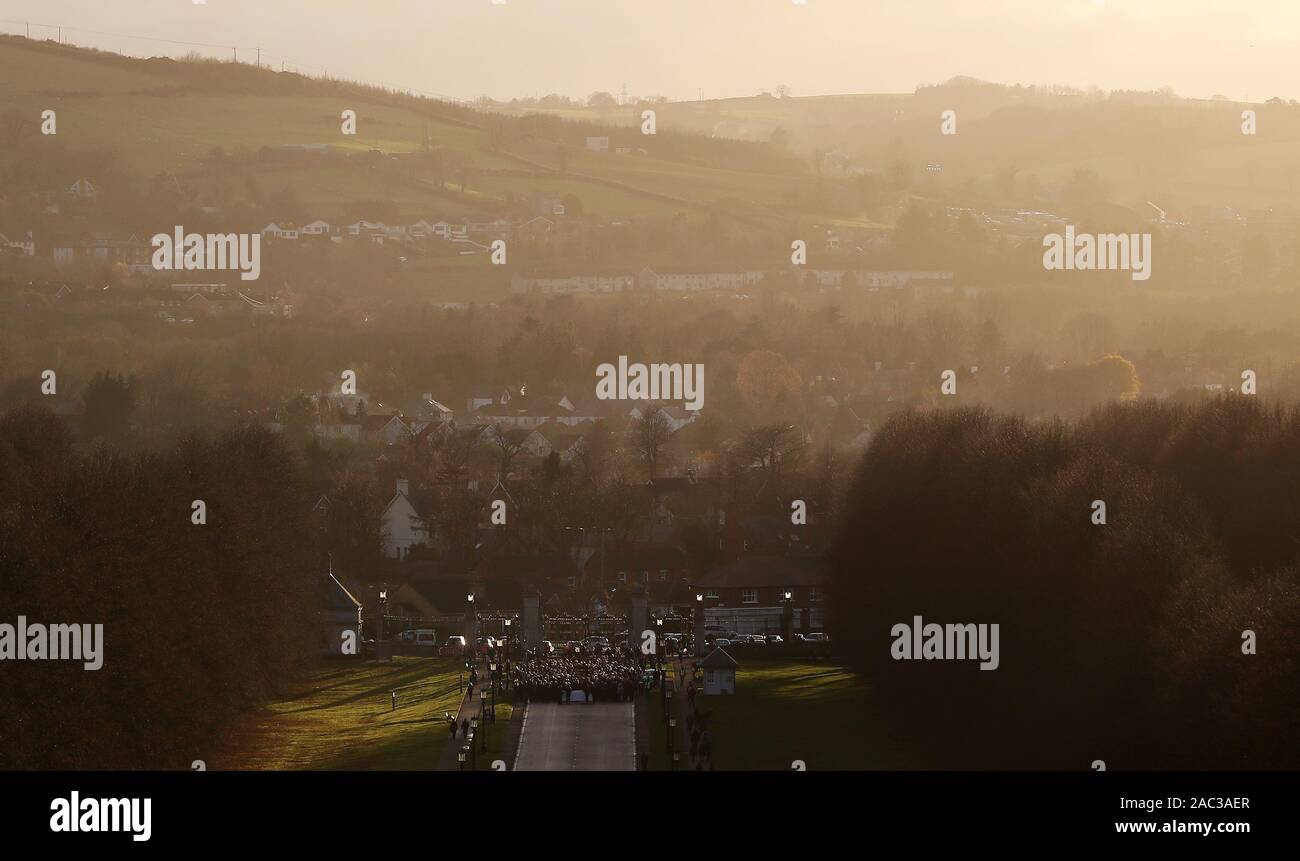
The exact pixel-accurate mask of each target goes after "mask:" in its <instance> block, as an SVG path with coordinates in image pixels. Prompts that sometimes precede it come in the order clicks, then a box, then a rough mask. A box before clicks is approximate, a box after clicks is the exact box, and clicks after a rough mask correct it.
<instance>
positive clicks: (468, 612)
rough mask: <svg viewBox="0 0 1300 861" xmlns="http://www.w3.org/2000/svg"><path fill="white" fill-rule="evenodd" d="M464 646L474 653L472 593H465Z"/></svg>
mask: <svg viewBox="0 0 1300 861" xmlns="http://www.w3.org/2000/svg"><path fill="white" fill-rule="evenodd" d="M465 648H466V649H469V650H470V654H474V593H473V592H469V593H467V594H466V595H465Z"/></svg>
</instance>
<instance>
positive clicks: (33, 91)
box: [0, 38, 801, 218]
mask: <svg viewBox="0 0 1300 861" xmlns="http://www.w3.org/2000/svg"><path fill="white" fill-rule="evenodd" d="M205 69H206V73H207V76H208V77H207V79H206V80H205V82H204V83H203V85H202V86H194V85H193V79H192V76H188V75H187V74H185V73H186V69H185V68H184V64H179V63H170V62H168V63H156V62H155V63H151V62H147V61H129V60H122V59H120V58H114V57H112V56H111V55H96V54H93V53H90V52H82V51H77V50H75V49H72V48H68V47H55V46H51V45H47V44H37V43H32V42H27V41H25V40H22V39H12V38H8V39H3V40H0V104H3V105H4V106H6V107H9V106H13V107H14V108H16V109H17V110H18V111H20V112H22V113H24V114H26V115H28V116H30V117H39V116H40V112H41V111H43V110H45V109H47V108H48V109H53V110H55V111H56V112H57V115H58V141H59V142H60V143H61V144H64V145H66V146H67V147H68V148H69V150H72V151H76V150H83V149H89V148H95V149H101V150H112V151H113V152H114V153H116V156H117V158H118V159H119V160H120V162H121V163H122V164H123V165H124V166H125V167H127V168H129V169H131V170H133V171H135V172H137V173H139V174H140V175H141V176H144V177H151V176H154V175H156V174H158V173H159V172H160V171H169V172H171V173H172V174H174V175H176V176H177V177H179V178H180V180H181V182H183V183H184V185H185V186H186V187H187V189H189V190H191V191H193V192H195V193H197V194H198V195H199V200H200V202H202V203H208V202H211V201H213V200H217V199H223V197H222V196H220V195H218V194H217V193H216V192H217V190H218V189H222V188H225V189H226V190H227V192H228V193H230V192H232V193H233V195H234V196H235V197H238V196H239V195H240V194H242V192H243V183H244V180H245V176H246V175H248V174H252V175H253V176H254V177H255V179H256V181H257V183H258V184H259V185H260V186H261V188H262V189H263V190H264V191H265V192H267V193H270V192H274V191H276V190H278V189H279V188H282V187H285V188H292V189H294V190H295V191H296V192H297V193H298V195H299V197H300V198H301V199H302V200H303V202H304V203H305V204H306V205H307V206H308V207H309V208H310V209H311V210H312V213H311V214H312V216H313V217H317V216H319V217H327V218H333V217H337V214H338V212H339V211H340V210H341V209H342V206H343V204H344V203H346V202H348V201H352V200H356V199H363V198H364V199H374V198H388V199H392V200H393V201H395V202H396V203H397V204H398V205H399V207H401V208H402V210H403V212H404V213H409V214H412V215H414V214H431V215H444V216H457V215H461V214H466V213H467V212H475V211H477V212H479V213H481V212H483V211H491V210H492V208H493V207H496V206H499V205H501V204H502V203H503V202H504V201H505V200H506V199H507V198H508V197H510V196H512V195H513V196H516V197H527V196H529V195H531V194H534V193H547V194H557V195H561V196H562V195H564V194H575V195H577V196H578V197H579V198H580V199H581V200H582V201H583V203H584V204H585V206H586V210H587V211H588V212H590V213H595V214H599V215H601V216H604V217H607V218H626V217H629V216H635V215H672V214H673V213H674V212H676V211H677V210H678V209H679V208H680V207H679V206H678V205H676V204H674V203H673V202H670V201H664V200H660V199H656V198H655V197H653V196H651V194H649V193H657V194H668V195H671V196H674V197H678V198H680V199H682V200H685V201H690V202H692V203H712V202H714V201H718V200H723V199H731V200H739V201H746V202H752V203H760V204H766V205H774V204H778V203H780V202H781V201H782V200H784V199H785V198H786V197H787V195H789V194H790V193H792V192H794V191H797V190H798V189H799V188H800V187H801V185H800V179H799V178H797V177H785V176H767V175H764V174H759V173H746V172H742V171H732V170H724V169H716V168H707V167H701V166H698V165H694V164H690V163H687V162H685V161H679V160H674V159H672V158H668V159H664V158H657V157H655V156H654V155H653V150H654V149H655V142H654V141H653V140H647V141H645V142H644V143H645V146H646V148H648V149H650V150H651V151H652V154H651V155H650V156H618V155H616V154H613V153H602V154H594V153H589V152H587V151H586V150H584V149H583V148H582V147H581V146H574V144H573V141H568V142H566V143H563V144H562V143H561V141H560V140H557V139H548V138H546V137H531V136H526V137H523V138H515V139H512V140H511V141H509V142H508V147H507V149H518V150H519V151H520V152H519V154H520V155H523V156H525V157H527V158H528V159H531V160H533V161H535V162H537V163H539V164H542V165H547V166H549V167H551V168H554V167H556V166H558V153H559V151H560V150H561V148H563V149H564V150H565V151H566V152H567V157H568V159H569V164H570V168H569V170H570V172H571V173H572V174H583V173H586V174H589V175H591V176H595V177H599V178H601V179H608V180H613V181H617V182H620V183H625V184H626V186H627V187H626V188H615V187H612V186H608V185H605V184H602V183H592V182H588V181H584V180H583V179H582V178H581V177H580V176H577V175H574V176H557V175H555V174H553V173H550V172H548V171H547V170H545V168H541V169H538V170H537V171H536V172H535V173H534V174H533V175H529V172H530V171H529V168H527V167H525V166H523V165H522V164H521V163H520V162H518V161H516V160H515V159H513V158H509V157H507V156H506V155H504V154H501V153H497V152H493V151H490V150H489V149H488V148H487V146H486V144H487V134H486V132H485V131H484V130H483V129H480V128H475V127H472V125H465V124H462V123H459V122H455V121H448V120H445V119H439V118H438V116H436V115H431V114H430V113H429V112H428V111H426V110H422V109H421V108H420V107H419V106H417V105H415V104H414V103H412V106H411V107H410V108H408V107H405V106H404V105H403V104H398V103H391V102H382V101H377V100H369V99H368V98H367V94H366V93H355V94H343V93H339V92H338V91H337V90H335V89H333V88H332V87H330V86H328V85H327V84H325V83H319V84H316V85H314V84H312V83H311V82H304V84H303V89H300V90H297V91H293V92H281V91H278V90H276V89H275V88H274V87H273V86H270V84H271V83H273V82H274V81H276V80H277V78H276V77H275V76H274V75H272V74H271V73H269V72H262V73H260V74H262V75H263V76H264V77H263V79H262V80H263V82H264V83H266V84H267V85H268V86H267V88H266V91H262V90H259V89H258V87H257V86H256V84H255V83H252V82H251V81H252V80H253V79H251V78H250V77H249V74H250V73H251V74H253V75H257V74H259V73H258V72H256V71H255V70H251V69H249V68H247V67H243V66H234V65H233V64H215V65H213V66H209V67H205ZM222 82H225V83H224V84H223V83H222ZM224 86H228V87H229V88H230V89H231V91H229V92H227V91H223V87H224ZM345 109H352V110H355V111H356V112H357V133H356V135H355V136H345V135H343V134H342V133H341V131H340V122H341V119H340V114H341V113H342V111H343V110H345ZM470 116H476V117H477V119H478V120H479V121H480V124H481V125H491V123H492V121H493V117H492V116H491V115H488V114H481V115H470ZM610 119H611V121H613V120H614V119H615V118H614V117H611V118H610ZM618 119H621V116H620V117H619V118H618ZM426 134H427V136H428V139H429V141H430V143H431V145H432V146H433V147H435V148H438V149H441V150H444V151H445V152H446V153H447V154H448V156H449V159H450V160H451V161H452V162H454V163H456V164H457V165H465V166H467V167H468V168H469V173H470V181H469V193H468V194H464V195H461V196H460V198H459V199H449V198H447V197H439V196H437V195H431V194H429V193H428V192H427V190H425V189H422V188H420V187H418V185H417V184H415V183H412V182H409V181H407V180H405V179H403V178H401V177H395V175H394V173H393V171H377V170H372V169H371V168H370V167H369V166H367V165H365V164H357V165H350V166H349V167H348V168H346V169H344V168H341V167H339V166H338V165H337V164H332V165H329V166H325V167H318V166H316V165H314V164H312V163H309V162H307V163H304V165H303V166H301V167H297V166H286V165H284V164H260V163H252V164H249V163H247V162H230V161H225V162H223V161H213V160H212V159H210V158H209V157H208V156H209V153H211V152H212V151H213V150H214V148H216V147H221V148H222V149H223V150H225V151H226V152H227V153H236V152H239V151H241V150H242V151H246V152H256V151H257V150H259V149H260V148H262V147H265V146H271V147H274V146H277V145H284V144H318V143H319V144H329V145H331V146H333V147H336V148H338V149H341V150H352V151H365V150H369V149H378V150H382V151H384V152H386V153H410V152H415V151H417V150H420V149H421V148H422V147H423V144H424V141H425V136H426ZM0 166H3V164H0ZM403 169H404V170H414V171H419V170H420V169H421V168H420V167H419V166H418V165H411V166H410V167H409V168H408V167H403ZM501 169H507V170H509V171H510V172H511V173H509V174H504V175H503V174H494V173H491V172H492V171H497V170H501ZM478 170H482V171H489V173H486V174H478V175H475V174H474V172H475V171H478ZM451 173H452V177H451V178H452V180H453V181H458V174H459V169H458V168H457V169H455V170H453V171H452V172H451ZM418 178H419V179H421V180H424V181H426V182H431V181H434V180H435V177H434V176H433V175H428V176H419V177H418Z"/></svg>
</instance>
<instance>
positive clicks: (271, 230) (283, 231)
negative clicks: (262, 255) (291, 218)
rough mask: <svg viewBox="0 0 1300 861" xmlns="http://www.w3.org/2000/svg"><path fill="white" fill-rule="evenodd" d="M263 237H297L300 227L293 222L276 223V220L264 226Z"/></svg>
mask: <svg viewBox="0 0 1300 861" xmlns="http://www.w3.org/2000/svg"><path fill="white" fill-rule="evenodd" d="M262 238H263V239H297V238H298V228H296V227H294V226H293V225H292V224H276V223H275V222H274V221H273V222H271V223H270V224H268V225H266V227H263V228H262Z"/></svg>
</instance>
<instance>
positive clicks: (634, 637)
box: [627, 584, 659, 652]
mask: <svg viewBox="0 0 1300 861" xmlns="http://www.w3.org/2000/svg"><path fill="white" fill-rule="evenodd" d="M630 603H631V606H630V607H629V609H628V623H627V644H628V645H629V646H631V647H632V648H633V649H639V648H641V634H642V632H643V631H646V630H648V629H649V624H648V623H649V617H648V616H647V615H646V596H645V587H644V586H641V585H639V584H638V585H636V586H633V587H632V599H631V602H630ZM658 635H659V634H658V632H656V633H655V636H658ZM658 648H659V644H658V643H655V650H656V652H657V651H658Z"/></svg>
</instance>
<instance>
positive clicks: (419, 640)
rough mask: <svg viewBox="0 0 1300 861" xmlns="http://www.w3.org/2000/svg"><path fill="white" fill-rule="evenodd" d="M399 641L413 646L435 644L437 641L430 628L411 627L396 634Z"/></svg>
mask: <svg viewBox="0 0 1300 861" xmlns="http://www.w3.org/2000/svg"><path fill="white" fill-rule="evenodd" d="M397 641H398V642H399V643H407V644H410V645H413V646H430V647H432V646H436V645H438V641H437V640H436V639H435V638H434V633H433V629H432V628H413V629H411V630H409V631H403V632H402V633H400V634H398V635H397Z"/></svg>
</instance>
